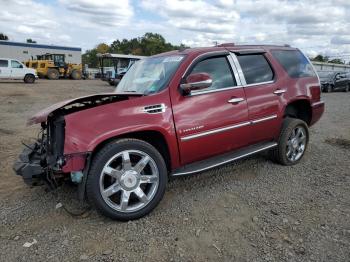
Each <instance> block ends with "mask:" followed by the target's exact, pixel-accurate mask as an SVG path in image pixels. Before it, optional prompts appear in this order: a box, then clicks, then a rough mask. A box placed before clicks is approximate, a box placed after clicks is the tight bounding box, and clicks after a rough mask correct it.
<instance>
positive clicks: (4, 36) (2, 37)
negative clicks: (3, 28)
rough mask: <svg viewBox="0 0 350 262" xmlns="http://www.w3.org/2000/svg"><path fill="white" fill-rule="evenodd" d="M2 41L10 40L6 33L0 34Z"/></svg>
mask: <svg viewBox="0 0 350 262" xmlns="http://www.w3.org/2000/svg"><path fill="white" fill-rule="evenodd" d="M0 40H9V37H8V36H7V35H5V34H4V33H0Z"/></svg>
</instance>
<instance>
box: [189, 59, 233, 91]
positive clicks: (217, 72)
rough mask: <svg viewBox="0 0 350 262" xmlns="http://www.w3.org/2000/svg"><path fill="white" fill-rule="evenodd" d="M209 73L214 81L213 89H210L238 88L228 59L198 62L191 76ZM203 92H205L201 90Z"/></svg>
mask: <svg viewBox="0 0 350 262" xmlns="http://www.w3.org/2000/svg"><path fill="white" fill-rule="evenodd" d="M194 73H207V74H209V75H210V77H211V78H212V79H213V83H212V85H211V87H209V88H208V89H221V88H227V87H233V86H236V85H237V83H236V80H235V79H234V77H233V75H232V72H231V69H230V66H229V63H228V61H227V59H226V57H223V56H221V57H211V58H207V59H205V60H203V61H200V62H198V64H196V65H195V67H194V68H193V70H192V72H191V74H194ZM200 91H203V90H200Z"/></svg>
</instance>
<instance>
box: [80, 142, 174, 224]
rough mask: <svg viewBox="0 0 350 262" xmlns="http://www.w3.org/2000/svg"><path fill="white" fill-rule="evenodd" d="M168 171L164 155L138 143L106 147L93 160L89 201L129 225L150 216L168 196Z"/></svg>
mask: <svg viewBox="0 0 350 262" xmlns="http://www.w3.org/2000/svg"><path fill="white" fill-rule="evenodd" d="M167 179H168V176H167V168H166V165H165V162H164V159H163V157H162V156H161V154H160V153H159V152H158V151H157V150H156V149H155V148H154V147H153V146H152V145H150V144H148V143H147V142H144V141H142V140H137V139H121V140H117V141H116V142H113V143H110V144H108V145H106V146H105V147H104V148H103V149H102V150H100V151H99V152H98V153H97V154H96V156H95V157H94V159H93V162H92V165H91V169H90V172H89V175H88V179H87V185H86V190H87V197H88V199H89V200H90V201H91V202H92V204H93V205H94V206H95V207H96V208H97V210H98V211H100V212H101V213H102V214H103V215H105V216H108V217H110V218H112V219H116V220H122V221H128V220H133V219H138V218H141V217H143V216H145V215H147V214H148V213H150V212H151V211H152V210H153V209H154V208H155V207H156V206H157V205H158V203H159V202H160V200H161V199H162V198H163V196H164V192H165V188H166V184H167Z"/></svg>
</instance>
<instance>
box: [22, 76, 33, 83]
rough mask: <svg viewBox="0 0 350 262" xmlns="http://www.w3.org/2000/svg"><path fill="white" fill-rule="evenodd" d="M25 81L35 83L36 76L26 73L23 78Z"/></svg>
mask: <svg viewBox="0 0 350 262" xmlns="http://www.w3.org/2000/svg"><path fill="white" fill-rule="evenodd" d="M23 81H24V82H25V83H27V84H33V83H34V82H35V76H33V75H26V76H25V77H24V79H23Z"/></svg>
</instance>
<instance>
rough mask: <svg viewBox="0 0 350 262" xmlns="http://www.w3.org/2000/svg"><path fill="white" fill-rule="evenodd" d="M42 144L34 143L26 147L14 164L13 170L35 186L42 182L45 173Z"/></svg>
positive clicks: (27, 182)
mask: <svg viewBox="0 0 350 262" xmlns="http://www.w3.org/2000/svg"><path fill="white" fill-rule="evenodd" d="M39 153H40V144H39V142H36V143H34V144H31V145H29V146H28V147H25V148H24V150H23V152H22V153H21V154H20V155H19V157H18V159H17V160H16V162H15V163H14V164H13V170H14V171H15V173H16V174H17V175H19V176H21V177H22V178H23V180H24V182H25V183H26V184H28V185H31V186H35V185H39V184H41V183H42V178H43V176H44V174H45V170H44V168H43V167H42V166H41V157H40V154H39Z"/></svg>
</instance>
